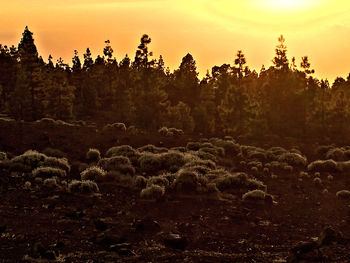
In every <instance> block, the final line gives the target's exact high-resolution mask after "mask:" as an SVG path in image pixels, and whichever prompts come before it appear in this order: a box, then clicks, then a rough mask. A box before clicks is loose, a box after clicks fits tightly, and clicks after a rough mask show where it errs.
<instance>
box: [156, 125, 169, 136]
mask: <svg viewBox="0 0 350 263" xmlns="http://www.w3.org/2000/svg"><path fill="white" fill-rule="evenodd" d="M158 133H159V134H160V135H162V136H166V135H167V133H168V128H167V127H162V128H160V129H159V130H158Z"/></svg>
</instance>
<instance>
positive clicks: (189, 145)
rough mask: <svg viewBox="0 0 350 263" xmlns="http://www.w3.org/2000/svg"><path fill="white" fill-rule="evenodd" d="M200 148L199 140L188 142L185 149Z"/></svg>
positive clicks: (196, 149) (193, 149)
mask: <svg viewBox="0 0 350 263" xmlns="http://www.w3.org/2000/svg"><path fill="white" fill-rule="evenodd" d="M200 148H201V143H200V142H188V143H187V145H186V149H187V150H189V151H198V150H199V149H200Z"/></svg>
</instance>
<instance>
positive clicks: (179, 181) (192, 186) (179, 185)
mask: <svg viewBox="0 0 350 263" xmlns="http://www.w3.org/2000/svg"><path fill="white" fill-rule="evenodd" d="M174 183H175V189H176V190H177V191H179V192H194V191H196V190H197V187H200V186H205V185H203V184H205V182H204V181H203V180H200V176H199V175H198V173H196V172H195V171H192V170H189V169H181V170H180V171H179V172H178V173H177V178H176V180H175V182H174Z"/></svg>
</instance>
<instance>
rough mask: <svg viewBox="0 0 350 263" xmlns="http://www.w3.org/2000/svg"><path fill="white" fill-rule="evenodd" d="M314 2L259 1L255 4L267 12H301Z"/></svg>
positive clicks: (298, 0)
mask: <svg viewBox="0 0 350 263" xmlns="http://www.w3.org/2000/svg"><path fill="white" fill-rule="evenodd" d="M314 3H315V2H314V1H312V0H259V1H255V4H256V5H257V6H259V7H260V8H264V9H268V10H285V11H293V10H301V9H305V8H307V7H310V6H312V5H313V4H314Z"/></svg>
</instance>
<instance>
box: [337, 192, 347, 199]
mask: <svg viewBox="0 0 350 263" xmlns="http://www.w3.org/2000/svg"><path fill="white" fill-rule="evenodd" d="M336 196H337V197H338V198H339V199H350V191H348V190H341V191H338V192H337V193H336Z"/></svg>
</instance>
